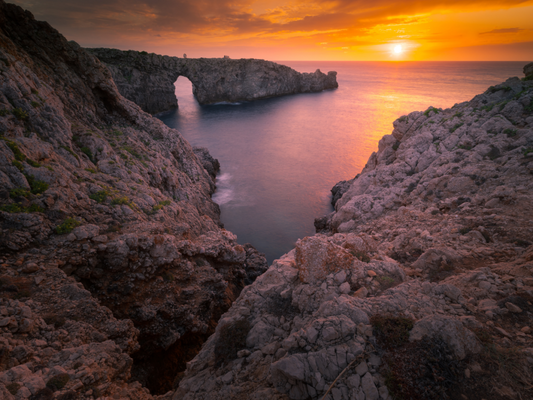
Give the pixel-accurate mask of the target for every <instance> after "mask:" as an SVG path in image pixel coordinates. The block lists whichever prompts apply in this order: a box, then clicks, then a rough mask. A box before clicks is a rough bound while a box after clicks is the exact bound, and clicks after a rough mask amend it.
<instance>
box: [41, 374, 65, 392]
mask: <svg viewBox="0 0 533 400" xmlns="http://www.w3.org/2000/svg"><path fill="white" fill-rule="evenodd" d="M68 381H70V376H69V375H68V374H67V373H63V374H58V375H56V376H54V377H52V378H50V379H49V380H48V382H46V387H47V388H49V389H50V390H52V391H54V392H55V391H57V390H61V389H63V388H64V387H65V386H66V384H67V383H68Z"/></svg>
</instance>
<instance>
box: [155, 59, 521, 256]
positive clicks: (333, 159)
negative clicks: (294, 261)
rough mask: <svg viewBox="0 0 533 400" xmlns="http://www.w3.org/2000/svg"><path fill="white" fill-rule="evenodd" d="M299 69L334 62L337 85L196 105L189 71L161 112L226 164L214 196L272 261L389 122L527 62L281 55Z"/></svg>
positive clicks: (323, 207) (464, 93) (462, 97)
mask: <svg viewBox="0 0 533 400" xmlns="http://www.w3.org/2000/svg"><path fill="white" fill-rule="evenodd" d="M281 64H285V65H288V66H290V67H292V68H294V69H296V70H297V71H300V72H313V71H315V70H316V69H317V68H320V69H321V70H322V71H323V72H327V71H337V72H338V75H337V81H338V82H339V88H338V89H337V90H333V91H326V92H322V93H313V94H301V95H294V96H285V97H279V98H274V99H266V100H259V101H255V102H250V103H242V104H236V105H213V106H200V105H199V104H198V103H197V102H196V100H195V99H194V97H193V95H192V88H191V83H190V82H189V81H188V80H187V79H186V78H179V79H178V81H177V82H176V95H177V97H178V102H179V107H180V108H179V110H176V111H175V112H171V113H167V114H166V115H162V116H160V118H161V120H162V121H163V122H165V123H166V124H167V125H168V126H170V127H172V128H176V129H178V130H179V131H180V132H181V133H182V135H183V136H184V137H185V138H186V139H187V140H188V141H189V142H190V143H191V145H193V146H204V147H207V148H209V151H210V153H211V154H212V155H213V157H215V158H218V160H219V161H220V163H221V165H222V168H221V173H220V174H219V176H218V178H217V187H218V189H217V192H216V193H215V195H214V196H213V198H214V200H215V201H216V202H217V203H218V204H220V207H221V210H222V221H223V222H224V225H225V227H226V229H228V230H230V231H232V232H233V233H235V234H237V236H238V240H239V242H240V243H247V242H249V243H252V244H253V245H254V246H255V247H256V248H257V249H258V250H260V251H262V252H264V253H266V255H267V258H268V261H269V263H271V262H272V260H274V259H276V258H278V257H279V256H281V255H282V254H284V253H286V252H287V251H289V250H290V249H291V248H292V247H293V246H294V243H295V242H296V240H297V239H298V238H303V237H305V236H308V235H312V234H313V233H314V226H313V221H314V218H315V217H320V216H323V215H325V214H327V213H329V212H331V211H332V207H331V205H330V199H331V194H330V189H331V188H332V187H333V185H335V184H336V183H337V182H338V181H340V180H345V179H351V178H353V177H354V176H355V175H356V174H357V173H359V172H360V171H361V169H362V168H363V167H364V166H365V163H366V161H367V159H368V157H369V156H370V154H371V153H372V152H373V151H375V150H377V144H378V141H379V139H380V138H381V137H382V136H383V135H386V134H389V133H391V132H392V122H393V121H394V120H395V119H396V118H398V117H400V116H401V115H404V114H408V113H409V112H411V111H416V110H425V109H427V108H428V107H429V106H434V107H443V108H447V107H451V106H453V105H454V104H455V103H458V102H462V101H466V100H470V99H471V98H472V97H473V96H474V95H476V94H478V93H481V92H483V91H485V90H486V89H487V88H488V87H489V86H490V85H494V84H497V83H500V82H502V81H503V80H505V79H507V78H508V77H511V76H523V73H522V67H523V66H524V65H525V64H526V63H525V62H417V63H408V62H405V63H384V62H307V61H306V62H302V61H300V62H292V61H291V62H281Z"/></svg>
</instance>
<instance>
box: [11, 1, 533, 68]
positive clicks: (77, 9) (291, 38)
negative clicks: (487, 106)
mask: <svg viewBox="0 0 533 400" xmlns="http://www.w3.org/2000/svg"><path fill="white" fill-rule="evenodd" d="M8 1H9V0H8ZM14 3H16V4H18V5H20V6H21V7H23V8H25V9H28V10H30V11H31V12H32V13H33V14H34V15H35V17H36V18H37V19H38V20H44V21H47V22H49V23H50V24H51V25H52V26H53V27H54V28H56V29H57V30H59V32H61V33H62V34H63V35H64V36H65V37H66V38H67V39H68V40H75V41H76V42H78V43H79V44H80V45H81V46H83V47H112V48H118V49H121V50H139V51H143V50H144V51H148V52H154V53H158V54H165V55H171V56H180V57H181V56H183V54H187V56H188V57H222V56H224V55H228V56H230V57H231V58H264V59H269V60H287V61H289V60H313V61H315V60H324V61H329V60H331V61H340V60H343V61H420V60H424V61H455V60H457V61H533V0H526V1H522V0H484V1H481V0H433V1H420V0H406V1H402V2H397V1H390V0H372V1H369V0H305V1H304V0H154V1H147V0H91V1H87V0H68V1H66V0H15V1H14Z"/></svg>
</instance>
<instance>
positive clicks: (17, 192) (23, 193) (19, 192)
mask: <svg viewBox="0 0 533 400" xmlns="http://www.w3.org/2000/svg"><path fill="white" fill-rule="evenodd" d="M9 195H10V196H11V197H26V198H28V197H30V196H31V193H30V191H29V190H28V189H26V188H16V189H11V190H10V191H9Z"/></svg>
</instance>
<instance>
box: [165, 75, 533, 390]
mask: <svg viewBox="0 0 533 400" xmlns="http://www.w3.org/2000/svg"><path fill="white" fill-rule="evenodd" d="M335 194H337V195H338V198H337V199H336V205H335V208H336V210H335V212H334V213H332V214H331V215H329V216H327V217H325V218H322V219H320V220H319V221H317V225H318V226H319V227H320V228H321V230H322V233H321V234H317V235H315V236H313V237H307V238H304V239H302V240H299V241H298V242H297V243H296V247H295V249H294V250H292V251H291V252H289V253H288V254H286V255H285V256H283V257H282V258H280V259H279V260H276V261H274V263H273V264H272V266H271V267H270V268H269V269H268V271H267V272H266V273H265V274H263V275H262V276H261V277H259V278H258V279H257V280H256V282H255V283H254V284H252V285H250V286H248V287H247V288H245V289H244V290H243V292H242V293H241V295H240V297H239V299H238V300H237V301H236V302H235V303H234V304H233V306H232V307H231V309H230V310H229V311H228V312H227V313H226V314H224V315H223V316H222V319H221V320H220V322H219V324H218V326H217V329H216V331H215V334H214V335H212V336H211V337H210V338H209V340H208V341H207V343H206V344H205V345H204V347H203V348H202V351H201V352H200V353H199V354H198V355H197V356H196V357H195V359H194V360H193V361H192V362H191V363H190V364H189V366H188V368H187V371H186V373H185V377H184V378H183V380H182V381H181V382H180V386H179V389H178V390H177V391H176V393H175V394H174V396H173V399H174V400H178V399H180V400H181V399H206V400H207V399H213V398H228V399H243V400H244V399H258V400H259V399H267V398H268V399H280V400H281V399H295V400H296V399H302V400H303V399H336V400H337V399H346V400H348V399H357V400H359V399H362V400H365V399H366V400H369V399H370V400H378V399H383V400H385V399H392V398H406V399H461V398H464V399H467V398H468V399H474V398H485V399H489V398H491V399H504V398H520V397H521V398H531V397H532V396H533V393H532V390H531V386H530V384H529V382H530V381H531V376H532V373H533V336H532V335H531V333H532V328H533V327H532V326H531V321H532V317H533V269H532V261H533V245H532V238H533V228H532V226H533V224H532V222H533V221H532V219H533V196H532V194H533V83H532V82H531V81H530V80H529V79H528V78H525V79H524V80H520V79H518V78H512V79H509V80H507V81H506V82H504V83H502V84H500V85H497V86H494V87H491V88H489V89H488V90H487V91H486V92H485V93H483V94H480V95H478V96H476V97H474V99H472V100H471V101H469V102H465V103H462V104H457V105H455V106H454V107H452V108H451V109H446V110H441V109H435V108H433V107H430V108H428V109H427V110H426V111H425V112H413V113H411V114H409V115H405V116H403V117H401V118H399V119H398V120H396V121H395V122H394V131H393V132H392V135H386V136H384V137H383V139H382V140H381V141H380V142H379V150H378V151H377V152H376V153H374V154H372V156H371V157H370V159H369V161H368V163H367V165H366V167H365V169H364V170H363V172H362V173H361V174H359V175H358V176H357V177H355V178H354V179H352V180H351V181H345V182H342V183H340V184H338V185H337V186H336V188H335ZM495 360H498V362H497V363H496V362H495Z"/></svg>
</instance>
